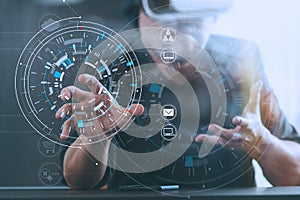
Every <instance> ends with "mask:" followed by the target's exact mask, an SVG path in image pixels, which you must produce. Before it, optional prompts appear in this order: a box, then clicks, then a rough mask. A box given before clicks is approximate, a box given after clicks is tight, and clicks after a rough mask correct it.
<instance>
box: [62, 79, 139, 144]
mask: <svg viewBox="0 0 300 200" xmlns="http://www.w3.org/2000/svg"><path fill="white" fill-rule="evenodd" d="M78 80H79V82H80V83H82V84H86V85H87V86H88V88H89V90H90V91H84V90H81V89H79V88H77V87H75V86H69V87H66V88H64V89H62V91H61V98H62V100H69V99H71V98H72V99H73V100H75V101H77V102H78V103H68V104H65V105H63V106H62V107H61V108H59V110H58V111H57V113H56V118H64V117H65V116H70V117H68V119H67V120H66V121H65V122H64V124H63V128H62V133H61V136H60V138H61V139H62V140H65V139H67V138H68V136H69V134H70V131H71V130H72V129H76V130H77V132H78V133H80V134H83V135H85V136H87V137H88V138H93V137H97V140H102V139H105V138H108V137H110V136H111V135H112V134H114V133H116V132H117V131H118V130H119V129H120V128H121V127H127V126H128V125H129V124H130V123H131V122H132V121H133V120H132V117H133V116H138V115H141V114H142V113H143V111H144V107H143V106H142V105H141V104H132V105H131V107H130V108H124V107H121V106H119V105H118V103H117V102H116V100H115V99H114V98H113V97H112V95H111V94H110V93H109V92H108V91H107V89H106V88H105V87H104V86H103V85H102V84H101V83H100V82H99V81H98V80H97V79H96V78H95V77H94V76H91V75H89V74H82V75H80V76H79V77H78ZM106 109H107V110H106ZM83 122H84V124H82V123H83Z"/></svg>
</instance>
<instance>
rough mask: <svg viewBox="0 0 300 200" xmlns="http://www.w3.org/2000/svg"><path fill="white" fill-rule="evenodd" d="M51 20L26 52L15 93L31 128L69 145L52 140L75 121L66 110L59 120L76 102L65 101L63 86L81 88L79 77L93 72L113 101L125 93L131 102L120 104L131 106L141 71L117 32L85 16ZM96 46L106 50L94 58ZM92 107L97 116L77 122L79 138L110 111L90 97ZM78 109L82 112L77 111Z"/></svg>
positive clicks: (23, 52) (96, 54) (126, 101)
mask: <svg viewBox="0 0 300 200" xmlns="http://www.w3.org/2000/svg"><path fill="white" fill-rule="evenodd" d="M47 22H48V23H49V24H43V27H42V29H41V30H40V31H39V32H38V33H37V34H36V35H35V36H34V37H33V38H32V39H31V40H30V41H29V43H28V44H27V45H26V47H25V48H24V50H23V51H22V54H21V56H20V58H19V61H18V65H17V68H16V76H15V86H16V90H15V91H16V96H17V100H18V103H19V106H20V108H21V110H22V112H23V114H24V116H25V117H26V119H27V121H28V122H29V123H30V124H31V126H32V127H33V128H34V129H35V130H36V131H37V132H38V133H40V134H41V135H43V136H44V137H46V138H48V139H49V140H51V141H53V142H56V143H59V144H62V145H64V143H63V142H62V141H61V140H59V139H56V140H53V138H54V137H49V136H50V135H59V134H60V133H61V130H62V124H63V122H64V121H66V120H68V119H70V118H71V116H70V115H68V113H64V112H60V115H61V116H60V117H61V118H60V119H56V118H55V113H56V112H57V111H58V109H59V108H60V107H61V106H63V105H64V104H67V103H74V101H75V100H76V99H66V100H65V101H62V100H61V96H60V95H61V90H62V89H63V88H65V87H67V86H70V85H75V86H76V87H79V85H78V76H79V75H80V74H90V75H92V76H94V77H96V78H97V80H98V81H99V82H100V83H101V84H102V85H103V86H104V87H105V88H106V92H107V94H109V96H110V98H111V99H118V95H120V94H121V93H126V94H127V96H126V97H127V99H124V98H123V99H122V101H120V102H119V104H120V105H121V106H123V107H125V108H126V107H130V106H131V104H132V99H133V98H134V99H139V98H138V97H137V96H136V89H137V88H139V87H140V86H139V85H140V78H138V77H140V75H139V74H140V70H139V65H138V61H137V58H136V56H135V54H134V53H133V51H132V50H130V47H129V46H128V45H127V43H126V41H125V40H123V39H122V38H121V37H120V36H119V35H118V34H117V33H115V32H114V31H113V30H111V29H109V28H107V27H105V26H103V25H100V24H97V23H94V22H88V21H83V20H81V18H80V17H77V18H68V19H63V20H59V21H54V20H52V21H51V20H50V21H49V20H48V21H47ZM96 46H98V47H99V46H100V47H101V51H97V52H95V53H93V55H91V52H92V51H93V49H94V48H95V47H96ZM90 57H95V58H97V61H95V62H93V63H92V62H90ZM121 76H126V77H127V79H126V80H129V82H127V84H128V85H129V87H122V86H123V83H122V82H121V81H120V77H121ZM124 88H125V89H126V91H124ZM81 89H82V88H81ZM103 92H104V93H105V91H103ZM99 94H100V93H99ZM89 103H90V104H91V106H92V107H93V109H92V111H93V113H89V115H88V114H86V117H85V118H84V119H81V120H76V125H75V126H77V127H78V128H79V129H78V130H77V132H78V134H80V128H83V127H85V126H86V125H88V124H89V123H91V121H92V120H94V119H96V118H99V117H101V116H103V115H104V114H105V113H107V112H108V111H109V110H110V109H111V106H105V105H104V102H101V101H100V102H93V99H90V101H89ZM73 109H74V110H77V108H76V107H73ZM74 122H75V120H74ZM107 131H110V130H107ZM77 136H78V135H77ZM77 136H76V135H75V136H73V137H74V138H76V137H77ZM70 137H71V138H72V136H70ZM56 138H59V137H56Z"/></svg>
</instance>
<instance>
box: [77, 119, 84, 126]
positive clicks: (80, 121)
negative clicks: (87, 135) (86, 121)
mask: <svg viewBox="0 0 300 200" xmlns="http://www.w3.org/2000/svg"><path fill="white" fill-rule="evenodd" d="M77 127H78V128H83V120H78V123H77Z"/></svg>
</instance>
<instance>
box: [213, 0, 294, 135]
mask: <svg viewBox="0 0 300 200" xmlns="http://www.w3.org/2000/svg"><path fill="white" fill-rule="evenodd" d="M215 32H216V33H218V34H223V35H228V36H234V37H238V38H242V39H246V40H249V41H252V42H254V43H255V44H256V45H257V46H258V47H259V49H260V51H261V53H262V57H263V62H264V64H265V70H266V73H267V76H268V79H269V81H270V84H271V86H272V87H273V89H274V91H275V93H276V94H277V97H278V99H279V102H280V105H281V107H282V109H283V110H284V112H285V113H286V115H287V117H288V119H289V120H290V122H291V123H293V124H294V125H295V126H296V127H297V129H298V130H299V131H300V106H299V103H298V102H299V100H300V1H299V0H235V1H234V4H233V6H232V8H231V9H230V10H229V11H228V12H226V13H224V14H222V15H220V17H219V18H218V21H217V24H216V27H215Z"/></svg>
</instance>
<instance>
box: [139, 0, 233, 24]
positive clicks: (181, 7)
mask: <svg viewBox="0 0 300 200" xmlns="http://www.w3.org/2000/svg"><path fill="white" fill-rule="evenodd" d="M232 2H233V0H141V3H142V6H143V9H144V11H145V13H146V15H147V16H148V17H150V18H152V19H155V20H174V19H176V18H187V17H189V18H190V17H197V18H199V17H211V16H216V15H218V14H219V13H221V12H225V11H227V10H228V9H229V8H230V7H231V4H232Z"/></svg>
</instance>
